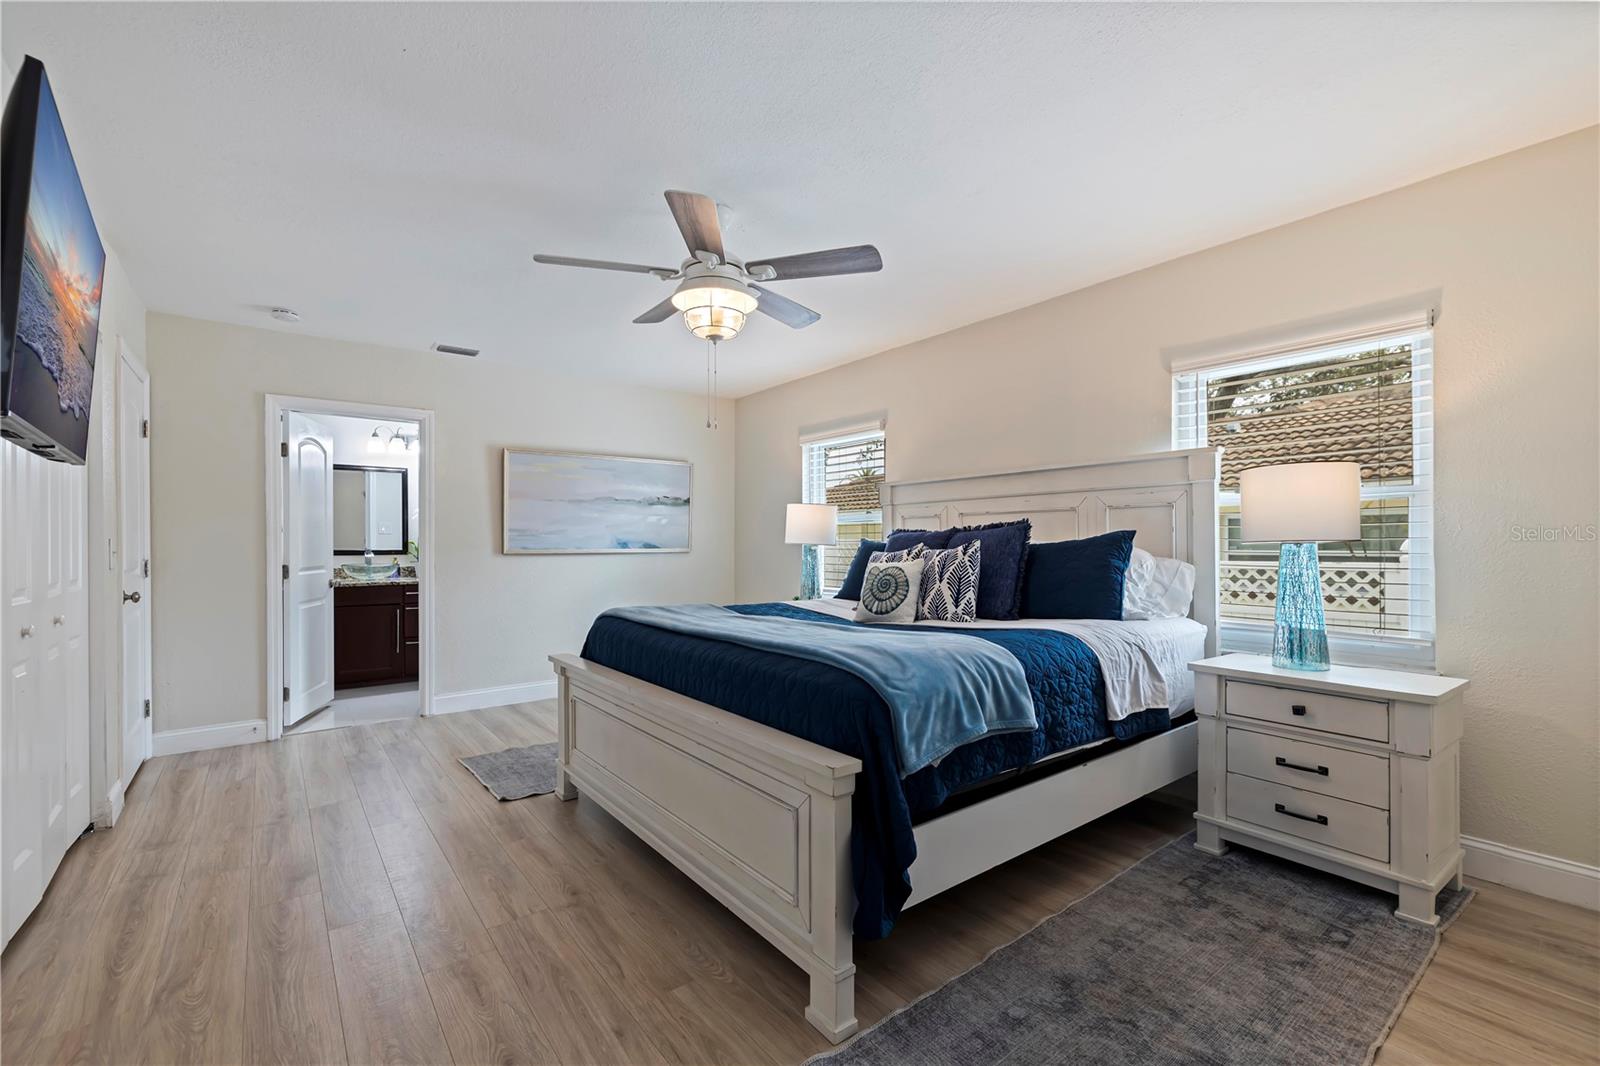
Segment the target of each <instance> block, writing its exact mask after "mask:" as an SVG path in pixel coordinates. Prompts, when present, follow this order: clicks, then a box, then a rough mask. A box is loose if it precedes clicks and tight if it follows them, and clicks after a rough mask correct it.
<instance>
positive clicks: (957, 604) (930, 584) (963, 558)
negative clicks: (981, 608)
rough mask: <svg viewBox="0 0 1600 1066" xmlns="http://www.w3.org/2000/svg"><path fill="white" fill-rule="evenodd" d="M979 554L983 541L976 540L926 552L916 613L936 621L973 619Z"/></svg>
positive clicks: (976, 597)
mask: <svg viewBox="0 0 1600 1066" xmlns="http://www.w3.org/2000/svg"><path fill="white" fill-rule="evenodd" d="M982 554H983V542H982V541H976V540H974V541H970V542H968V543H966V544H963V545H962V546H961V547H959V548H947V549H945V550H944V551H930V552H925V553H924V554H923V556H922V562H923V570H922V595H921V596H920V600H921V602H920V603H919V604H918V606H917V617H918V618H929V619H932V620H933V621H935V622H976V621H977V620H978V564H979V562H980V561H981V558H982Z"/></svg>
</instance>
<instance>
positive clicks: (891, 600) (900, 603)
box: [855, 559, 927, 624]
mask: <svg viewBox="0 0 1600 1066" xmlns="http://www.w3.org/2000/svg"><path fill="white" fill-rule="evenodd" d="M926 565H927V564H926V563H924V562H923V561H922V560H921V559H902V560H899V561H897V562H888V563H885V562H877V563H871V564H870V565H868V566H867V573H866V576H865V577H864V578H862V580H861V599H860V601H859V602H858V603H857V604H856V616H855V617H856V621H857V622H898V623H905V624H909V623H911V622H915V621H916V620H917V603H918V601H919V600H920V598H921V592H922V568H923V567H924V566H926Z"/></svg>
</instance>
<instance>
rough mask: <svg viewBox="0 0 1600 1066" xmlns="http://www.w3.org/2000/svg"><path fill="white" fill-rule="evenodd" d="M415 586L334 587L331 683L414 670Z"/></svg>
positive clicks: (411, 674)
mask: <svg viewBox="0 0 1600 1066" xmlns="http://www.w3.org/2000/svg"><path fill="white" fill-rule="evenodd" d="M417 621H418V612H417V586H415V585H389V584H374V585H347V586H342V587H339V588H335V589H334V590H333V684H334V687H335V688H354V687H356V686H358V685H382V684H388V683H391V682H395V681H408V680H412V679H414V678H415V677H416V676H417V658H418V656H417V649H418V646H419V645H418V633H419V630H418V626H417Z"/></svg>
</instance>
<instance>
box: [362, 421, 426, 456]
mask: <svg viewBox="0 0 1600 1066" xmlns="http://www.w3.org/2000/svg"><path fill="white" fill-rule="evenodd" d="M416 439H417V438H416V436H415V435H413V434H408V433H402V432H401V431H400V430H398V429H394V428H391V427H389V426H375V427H373V430H372V436H370V437H368V438H367V452H368V453H369V454H371V455H382V454H383V453H385V452H388V453H389V454H391V455H401V454H404V453H405V452H409V451H410V450H411V443H412V441H414V440H416Z"/></svg>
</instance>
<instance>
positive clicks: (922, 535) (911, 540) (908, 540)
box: [883, 529, 955, 552]
mask: <svg viewBox="0 0 1600 1066" xmlns="http://www.w3.org/2000/svg"><path fill="white" fill-rule="evenodd" d="M953 532H955V530H953V529H897V530H895V531H894V532H893V533H890V534H889V539H888V540H887V541H885V543H886V544H888V547H887V548H885V549H883V550H884V551H891V552H903V551H905V550H906V549H907V548H912V547H915V546H916V545H918V544H921V545H922V546H923V547H925V548H928V549H929V550H934V549H942V548H947V547H949V546H950V534H951V533H953Z"/></svg>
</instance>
